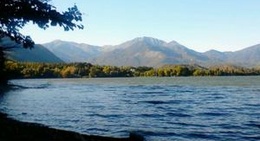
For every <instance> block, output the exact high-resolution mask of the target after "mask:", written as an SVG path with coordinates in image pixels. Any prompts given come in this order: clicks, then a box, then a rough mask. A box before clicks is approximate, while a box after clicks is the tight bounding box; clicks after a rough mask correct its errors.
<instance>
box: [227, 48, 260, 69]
mask: <svg viewBox="0 0 260 141" xmlns="http://www.w3.org/2000/svg"><path fill="white" fill-rule="evenodd" d="M228 56H229V57H228V61H227V62H230V63H233V64H237V65H240V66H247V67H250V66H257V65H258V66H259V65H260V44H258V45H254V46H251V47H248V48H245V49H243V50H240V51H236V52H233V53H231V54H229V55H228Z"/></svg>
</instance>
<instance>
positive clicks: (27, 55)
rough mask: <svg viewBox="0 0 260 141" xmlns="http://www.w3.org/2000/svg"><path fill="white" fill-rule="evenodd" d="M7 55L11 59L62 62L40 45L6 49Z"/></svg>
mask: <svg viewBox="0 0 260 141" xmlns="http://www.w3.org/2000/svg"><path fill="white" fill-rule="evenodd" d="M7 54H8V57H9V58H10V59H12V60H17V61H21V62H44V63H61V62H64V61H62V60H61V59H60V58H58V57H57V56H55V55H54V54H53V53H52V52H50V51H49V50H48V49H46V48H45V47H43V46H42V45H38V44H37V45H35V47H34V48H32V49H24V48H22V47H19V48H13V49H12V50H10V51H8V53H7Z"/></svg>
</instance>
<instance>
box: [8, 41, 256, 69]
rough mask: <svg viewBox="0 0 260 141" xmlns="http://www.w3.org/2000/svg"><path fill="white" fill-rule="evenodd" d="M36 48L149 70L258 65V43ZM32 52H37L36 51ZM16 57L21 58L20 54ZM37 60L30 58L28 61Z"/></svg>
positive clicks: (143, 43)
mask: <svg viewBox="0 0 260 141" xmlns="http://www.w3.org/2000/svg"><path fill="white" fill-rule="evenodd" d="M39 46H40V48H41V49H42V50H44V49H43V48H45V49H47V50H48V51H49V52H50V53H51V54H52V55H53V57H51V56H50V54H49V53H47V54H49V55H46V56H45V53H44V52H42V57H43V58H47V57H48V58H56V61H57V62H61V61H64V62H89V63H92V64H100V65H115V66H152V67H157V66H162V65H165V64H199V65H202V66H212V65H221V64H233V65H239V66H243V67H255V66H259V65H260V55H259V54H260V44H258V45H254V46H251V47H247V48H245V49H243V50H239V51H234V52H220V51H217V50H210V51H207V52H203V53H201V52H197V51H195V50H192V49H190V48H188V47H185V46H183V45H181V44H180V43H178V42H176V41H171V42H165V41H163V40H159V39H156V38H151V37H138V38H135V39H133V40H130V41H127V42H124V43H122V44H119V45H115V46H93V45H88V44H79V43H75V42H66V41H61V40H55V41H53V42H50V43H46V44H42V45H38V46H37V47H35V49H36V48H39ZM36 50H37V49H36ZM33 51H34V50H32V53H33ZM34 52H35V53H36V51H34ZM27 54H28V52H27ZM17 55H20V56H24V55H22V52H19V53H17ZM14 56H15V55H14ZM26 56H28V55H26ZM56 56H57V57H56ZM38 57H39V56H33V57H31V59H32V60H31V61H34V59H37V58H38ZM13 58H15V57H13ZM57 58H58V59H57ZM21 59H22V58H21ZM18 60H20V59H18ZM38 60H39V59H38ZM54 60H55V59H54ZM54 60H53V61H54ZM37 62H39V61H37ZM54 62H55V61H54Z"/></svg>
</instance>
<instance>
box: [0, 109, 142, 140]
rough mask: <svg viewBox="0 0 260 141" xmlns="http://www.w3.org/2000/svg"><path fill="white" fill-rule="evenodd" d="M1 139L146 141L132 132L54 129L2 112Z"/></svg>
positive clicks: (0, 114)
mask: <svg viewBox="0 0 260 141" xmlns="http://www.w3.org/2000/svg"><path fill="white" fill-rule="evenodd" d="M0 140H1V141H13V140H16V141H19V140H21V141H24V140H26V141H36V140H37V141H144V140H145V139H144V138H143V137H142V136H141V135H137V134H134V133H130V134H129V137H128V138H114V137H104V136H95V135H86V134H80V133H77V132H73V131H65V130H61V129H54V128H51V127H48V126H45V125H42V124H37V123H28V122H21V121H17V120H15V119H12V118H8V116H7V114H5V113H2V112H0Z"/></svg>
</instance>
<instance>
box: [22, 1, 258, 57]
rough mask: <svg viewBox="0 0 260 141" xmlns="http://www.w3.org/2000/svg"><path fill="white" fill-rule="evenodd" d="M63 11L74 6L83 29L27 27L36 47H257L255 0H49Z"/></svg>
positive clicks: (26, 30)
mask: <svg viewBox="0 0 260 141" xmlns="http://www.w3.org/2000/svg"><path fill="white" fill-rule="evenodd" d="M51 3H52V4H53V5H55V6H56V7H57V9H58V10H60V11H63V10H65V9H66V8H68V7H69V6H72V5H73V4H77V6H78V8H79V9H80V10H81V12H82V13H84V15H83V20H84V21H83V25H84V26H85V29H84V30H75V31H73V32H64V31H63V30H62V29H61V28H58V27H52V28H49V29H47V30H45V31H44V30H42V29H39V28H38V27H37V26H32V25H28V26H26V27H25V28H24V29H23V31H22V32H23V33H24V34H28V35H31V37H32V38H33V39H34V40H35V41H36V43H45V42H50V41H52V40H56V39H61V40H66V41H75V42H79V43H88V44H92V45H116V44H120V43H122V42H124V41H127V40H131V39H133V38H135V37H142V36H148V37H155V38H158V39H161V40H164V41H167V42H170V41H172V40H175V41H177V42H179V43H181V44H183V45H185V46H187V47H189V48H191V49H194V50H196V51H200V52H203V51H207V50H210V49H216V50H219V51H235V50H240V49H243V48H245V47H248V46H251V45H255V44H258V43H260V10H259V5H260V0H160V1H159V0H52V2H51Z"/></svg>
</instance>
